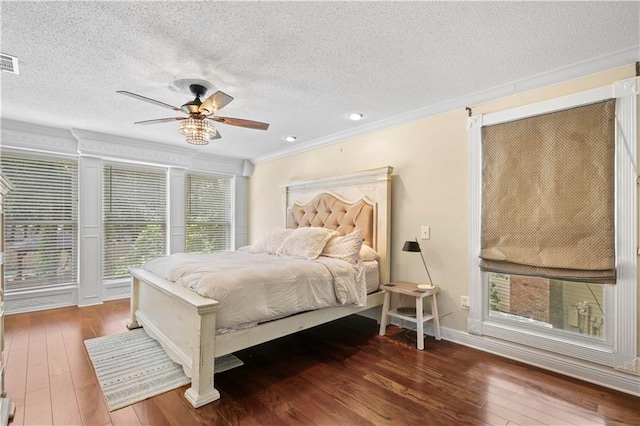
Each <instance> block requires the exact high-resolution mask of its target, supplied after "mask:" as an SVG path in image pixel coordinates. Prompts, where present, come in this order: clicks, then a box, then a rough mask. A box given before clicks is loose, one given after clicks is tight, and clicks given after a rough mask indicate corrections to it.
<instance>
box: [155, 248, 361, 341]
mask: <svg viewBox="0 0 640 426" xmlns="http://www.w3.org/2000/svg"><path fill="white" fill-rule="evenodd" d="M144 269H146V270H148V271H150V272H153V273H154V274H156V275H158V276H160V277H163V278H165V279H167V280H169V281H174V282H176V283H177V284H180V285H183V286H185V287H188V288H191V289H192V290H195V291H196V292H197V293H198V294H200V295H202V296H205V297H209V298H211V299H214V300H216V301H218V302H220V305H219V309H218V311H217V313H216V327H217V329H218V332H224V331H228V330H229V329H237V328H243V327H247V326H251V325H254V324H256V323H258V322H264V321H269V320H273V319H277V318H282V317H285V316H288V315H291V314H295V313H298V312H303V311H309V310H313V309H320V308H326V307H330V306H340V305H357V306H361V305H364V304H365V303H366V284H365V279H364V270H363V268H362V266H361V265H358V266H354V265H352V264H350V263H348V262H345V261H342V260H338V259H333V258H330V257H323V256H321V257H319V258H318V259H316V260H304V259H297V258H292V257H280V256H274V255H270V254H250V253H247V252H243V251H231V252H226V251H225V252H215V253H209V254H194V253H179V254H173V255H170V256H162V257H157V258H154V259H151V260H149V261H148V262H147V263H146V264H145V265H144Z"/></svg>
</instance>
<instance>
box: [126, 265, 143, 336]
mask: <svg viewBox="0 0 640 426" xmlns="http://www.w3.org/2000/svg"><path fill="white" fill-rule="evenodd" d="M131 278H132V280H131V300H130V302H129V321H127V328H128V329H129V330H133V329H134V328H140V324H138V319H137V318H136V311H137V310H138V301H139V300H140V290H139V289H140V283H139V282H138V278H136V277H135V276H132V277H131Z"/></svg>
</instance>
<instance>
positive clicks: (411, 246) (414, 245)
mask: <svg viewBox="0 0 640 426" xmlns="http://www.w3.org/2000/svg"><path fill="white" fill-rule="evenodd" d="M402 251H410V252H413V253H419V252H420V244H418V242H417V241H406V242H405V243H404V246H402Z"/></svg>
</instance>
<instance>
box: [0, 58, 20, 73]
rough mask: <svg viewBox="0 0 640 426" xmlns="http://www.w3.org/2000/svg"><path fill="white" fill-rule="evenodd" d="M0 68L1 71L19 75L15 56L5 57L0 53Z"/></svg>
mask: <svg viewBox="0 0 640 426" xmlns="http://www.w3.org/2000/svg"><path fill="white" fill-rule="evenodd" d="M0 68H2V71H7V72H11V73H13V74H19V72H18V58H16V57H15V56H10V55H7V54H5V53H0Z"/></svg>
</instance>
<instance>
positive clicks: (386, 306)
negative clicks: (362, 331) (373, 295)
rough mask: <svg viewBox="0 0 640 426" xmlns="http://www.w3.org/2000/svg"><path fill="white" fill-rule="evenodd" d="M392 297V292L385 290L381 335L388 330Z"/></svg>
mask: <svg viewBox="0 0 640 426" xmlns="http://www.w3.org/2000/svg"><path fill="white" fill-rule="evenodd" d="M390 299H391V292H389V291H385V292H384V302H383V303H382V315H381V316H380V335H381V336H384V335H385V333H386V332H387V324H388V323H389V316H388V315H387V314H388V313H389V302H390Z"/></svg>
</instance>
